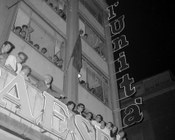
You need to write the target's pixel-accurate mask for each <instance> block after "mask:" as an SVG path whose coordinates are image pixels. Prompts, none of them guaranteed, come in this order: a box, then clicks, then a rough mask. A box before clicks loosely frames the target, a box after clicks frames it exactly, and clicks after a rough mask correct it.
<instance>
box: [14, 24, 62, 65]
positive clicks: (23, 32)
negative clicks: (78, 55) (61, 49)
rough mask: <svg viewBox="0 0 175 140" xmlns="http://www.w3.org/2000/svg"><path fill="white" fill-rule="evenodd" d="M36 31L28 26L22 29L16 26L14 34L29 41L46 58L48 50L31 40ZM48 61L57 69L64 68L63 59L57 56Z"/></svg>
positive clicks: (23, 26)
mask: <svg viewBox="0 0 175 140" xmlns="http://www.w3.org/2000/svg"><path fill="white" fill-rule="evenodd" d="M33 31H34V30H33V29H32V28H31V27H30V26H28V25H22V27H20V26H16V27H14V32H15V33H16V34H17V35H18V36H20V37H21V38H22V39H24V40H25V41H27V42H28V43H30V45H31V46H32V47H33V48H35V49H36V50H37V51H39V52H40V53H41V54H43V55H44V56H46V53H47V51H48V50H47V48H45V47H42V48H41V47H40V45H39V44H37V43H35V44H34V42H33V41H32V40H31V37H30V36H31V33H32V32H33ZM48 59H49V60H50V61H51V62H52V63H54V64H55V65H56V66H57V67H59V68H62V67H63V59H62V58H59V57H58V56H57V55H56V54H55V55H53V56H49V57H48Z"/></svg>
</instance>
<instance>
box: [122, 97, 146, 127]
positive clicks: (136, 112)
mask: <svg viewBox="0 0 175 140" xmlns="http://www.w3.org/2000/svg"><path fill="white" fill-rule="evenodd" d="M138 104H142V99H141V97H139V98H137V99H135V104H131V105H129V106H128V107H126V108H125V110H124V112H125V114H126V115H125V117H124V118H123V123H124V125H125V126H130V125H133V124H135V123H138V122H140V121H141V120H142V119H143V113H142V112H141V111H140V107H139V106H138Z"/></svg>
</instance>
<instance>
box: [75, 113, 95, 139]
mask: <svg viewBox="0 0 175 140" xmlns="http://www.w3.org/2000/svg"><path fill="white" fill-rule="evenodd" d="M75 125H76V126H77V129H78V131H79V133H80V134H81V136H82V140H95V131H94V129H93V126H91V124H90V123H89V121H88V120H86V119H85V118H83V117H82V116H80V115H76V116H75Z"/></svg>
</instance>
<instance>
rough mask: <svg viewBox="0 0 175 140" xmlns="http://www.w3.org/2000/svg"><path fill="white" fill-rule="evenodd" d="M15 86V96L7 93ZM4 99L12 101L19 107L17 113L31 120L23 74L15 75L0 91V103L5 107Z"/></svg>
mask: <svg viewBox="0 0 175 140" xmlns="http://www.w3.org/2000/svg"><path fill="white" fill-rule="evenodd" d="M13 88H16V93H15V94H16V96H15V95H12V94H9V92H10V91H11V90H12V89H13ZM4 99H6V100H8V101H10V102H12V103H13V104H15V105H17V106H18V107H19V110H18V112H17V114H19V115H20V116H22V117H24V118H26V119H28V120H32V121H33V116H32V113H31V109H30V105H29V99H28V95H27V90H26V84H25V80H24V78H23V76H21V75H17V76H16V77H15V78H14V79H13V80H12V81H11V82H10V83H9V84H8V85H6V86H5V88H4V89H3V90H2V91H1V92H0V105H1V106H3V107H5V106H6V103H5V101H4Z"/></svg>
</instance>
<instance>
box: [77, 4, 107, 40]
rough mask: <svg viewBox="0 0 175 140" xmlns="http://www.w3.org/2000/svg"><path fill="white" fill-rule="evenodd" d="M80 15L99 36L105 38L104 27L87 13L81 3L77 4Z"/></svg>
mask: <svg viewBox="0 0 175 140" xmlns="http://www.w3.org/2000/svg"><path fill="white" fill-rule="evenodd" d="M79 10H80V14H81V15H82V16H83V17H84V18H85V19H87V20H88V22H89V23H90V24H91V25H92V26H93V27H94V28H95V29H96V30H97V31H98V33H100V35H101V36H103V37H104V36H105V31H104V27H103V26H102V25H101V24H100V23H99V22H98V21H97V19H96V18H95V17H94V16H93V15H92V14H91V13H90V12H89V11H88V9H87V8H86V7H85V5H83V4H82V2H80V3H79Z"/></svg>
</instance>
